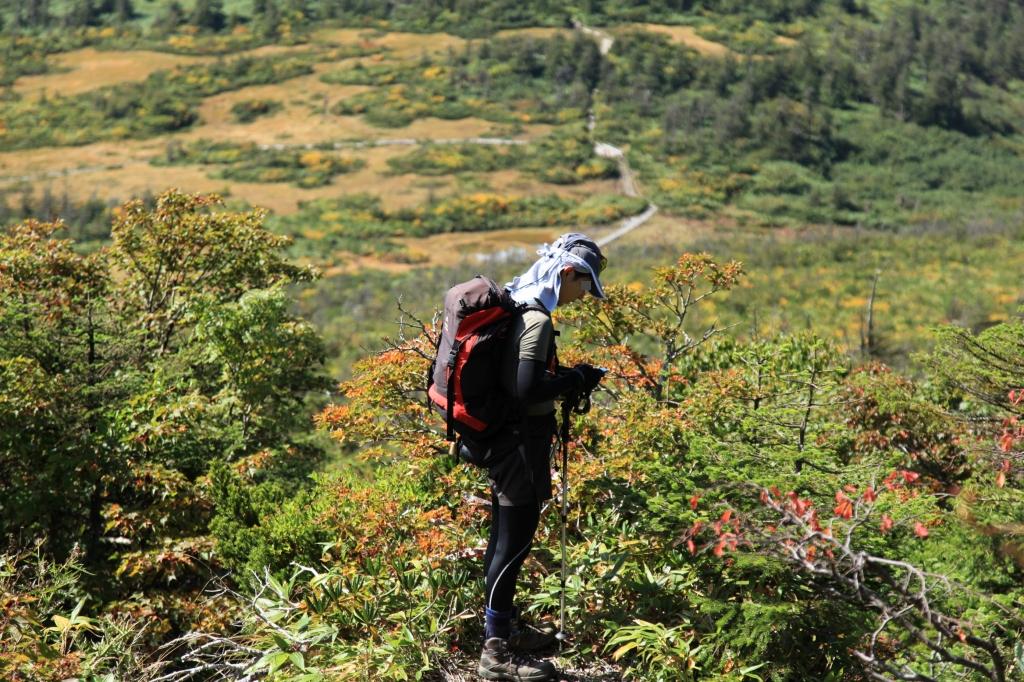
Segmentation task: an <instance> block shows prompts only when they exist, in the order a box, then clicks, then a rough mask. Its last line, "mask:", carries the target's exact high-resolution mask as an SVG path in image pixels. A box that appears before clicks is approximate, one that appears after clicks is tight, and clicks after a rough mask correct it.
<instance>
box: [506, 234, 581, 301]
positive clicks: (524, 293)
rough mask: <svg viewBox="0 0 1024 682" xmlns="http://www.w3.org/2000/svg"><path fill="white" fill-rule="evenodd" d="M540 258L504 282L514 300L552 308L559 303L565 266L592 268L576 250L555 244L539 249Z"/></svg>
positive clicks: (577, 268)
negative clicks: (569, 250) (537, 303)
mask: <svg viewBox="0 0 1024 682" xmlns="http://www.w3.org/2000/svg"><path fill="white" fill-rule="evenodd" d="M537 254H538V255H539V256H540V258H538V259H537V261H536V262H535V263H534V264H533V265H532V266H531V267H530V269H529V270H527V271H526V272H524V273H523V274H521V275H519V276H518V277H516V278H515V279H513V280H512V281H511V282H509V283H508V284H506V285H505V288H506V289H508V290H509V293H510V294H511V295H512V300H514V301H516V302H517V303H525V304H527V305H530V304H533V303H536V302H537V301H540V303H541V305H543V306H544V307H545V308H547V310H548V312H551V311H553V310H554V309H555V307H556V306H557V305H558V292H559V290H560V289H561V288H562V278H561V277H560V275H561V273H562V270H563V269H564V268H565V266H567V265H571V266H572V267H573V268H574V269H576V270H580V271H582V272H590V265H588V264H587V262H586V261H585V260H583V259H582V258H580V257H579V256H577V255H576V254H574V253H570V252H568V251H566V250H565V249H561V248H558V247H556V246H549V245H548V244H545V245H544V246H542V247H540V248H539V249H537Z"/></svg>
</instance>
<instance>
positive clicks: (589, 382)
mask: <svg viewBox="0 0 1024 682" xmlns="http://www.w3.org/2000/svg"><path fill="white" fill-rule="evenodd" d="M573 369H574V370H575V371H577V372H579V373H580V374H582V375H583V392H584V393H590V392H591V391H593V390H594V389H595V388H597V385H598V384H599V383H601V379H603V378H604V370H603V369H598V368H597V367H594V366H593V365H588V364H586V363H581V364H579V365H576V366H575V367H573Z"/></svg>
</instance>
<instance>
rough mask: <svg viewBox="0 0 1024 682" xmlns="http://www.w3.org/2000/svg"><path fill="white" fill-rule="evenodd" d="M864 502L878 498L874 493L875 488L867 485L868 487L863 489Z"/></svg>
mask: <svg viewBox="0 0 1024 682" xmlns="http://www.w3.org/2000/svg"><path fill="white" fill-rule="evenodd" d="M862 499H863V500H864V501H865V502H874V501H875V500H877V499H878V495H877V494H876V493H875V489H874V488H873V487H871V486H870V485H869V486H868V489H867V490H865V491H864V497H863V498H862Z"/></svg>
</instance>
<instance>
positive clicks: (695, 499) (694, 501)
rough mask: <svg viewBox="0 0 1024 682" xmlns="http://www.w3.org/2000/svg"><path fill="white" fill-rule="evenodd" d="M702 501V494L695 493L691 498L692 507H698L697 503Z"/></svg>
mask: <svg viewBox="0 0 1024 682" xmlns="http://www.w3.org/2000/svg"><path fill="white" fill-rule="evenodd" d="M698 502H700V495H694V496H693V497H691V498H690V509H696V508H697V503H698Z"/></svg>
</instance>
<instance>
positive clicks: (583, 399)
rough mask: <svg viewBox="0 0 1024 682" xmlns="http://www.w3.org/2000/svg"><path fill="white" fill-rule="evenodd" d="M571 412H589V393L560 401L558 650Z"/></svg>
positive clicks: (563, 633)
mask: <svg viewBox="0 0 1024 682" xmlns="http://www.w3.org/2000/svg"><path fill="white" fill-rule="evenodd" d="M573 412H575V413H577V414H586V413H587V412H590V392H589V391H587V392H586V393H581V394H578V395H571V396H566V397H565V398H564V399H563V400H562V424H561V431H560V433H559V436H558V438H559V440H560V441H561V446H562V472H561V474H562V509H561V511H560V513H559V515H558V518H559V522H560V525H561V526H562V528H561V536H562V538H561V545H562V587H561V590H559V595H558V632H557V633H556V634H555V639H557V640H558V646H559V648H561V646H562V642H564V641H565V640H567V639H569V633H568V632H566V631H565V579H566V571H567V562H566V559H565V529H566V526H568V525H569V506H568V505H569V434H570V429H569V417H570V416H571V414H572V413H573Z"/></svg>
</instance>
